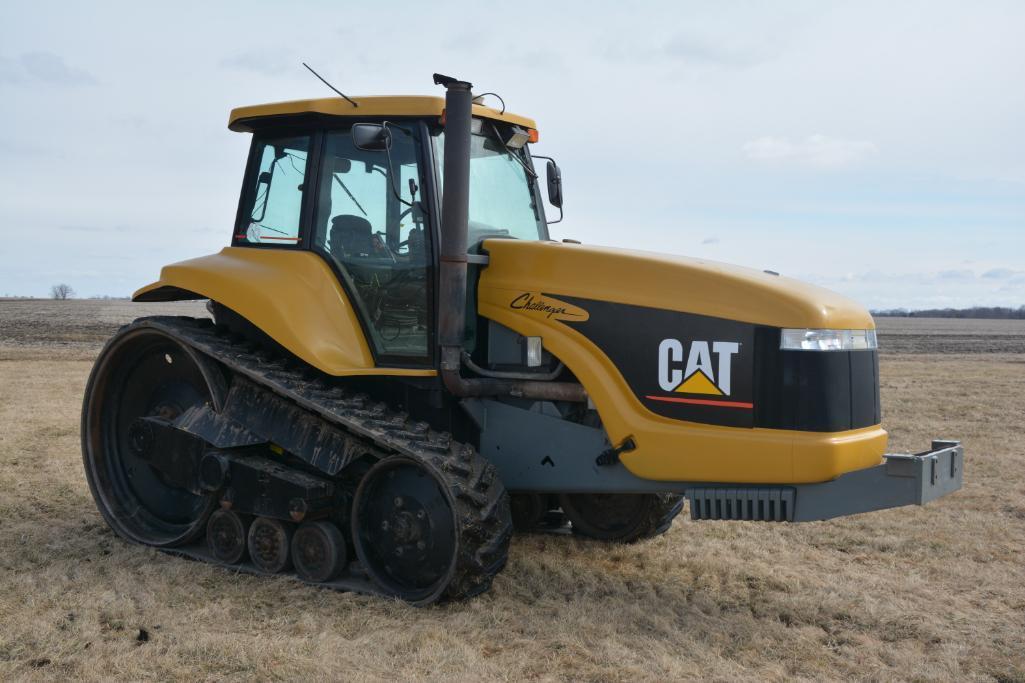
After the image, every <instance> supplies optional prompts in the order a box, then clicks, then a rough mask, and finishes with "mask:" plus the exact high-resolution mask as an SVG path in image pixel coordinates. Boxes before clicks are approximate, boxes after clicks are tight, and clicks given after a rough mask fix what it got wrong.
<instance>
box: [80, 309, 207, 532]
mask: <svg viewBox="0 0 1025 683" xmlns="http://www.w3.org/2000/svg"><path fill="white" fill-rule="evenodd" d="M209 365H210V364H209V362H204V359H202V358H201V357H197V356H196V355H194V353H193V352H192V351H191V350H190V349H187V348H186V347H183V346H181V345H180V344H179V343H178V342H176V341H175V340H173V339H171V338H170V337H167V336H166V335H164V334H163V333H162V332H159V331H157V330H153V329H147V328H143V327H127V328H124V329H122V331H121V332H119V333H118V334H117V335H115V336H114V338H112V339H111V340H110V341H109V342H108V343H107V345H106V346H105V347H104V348H103V351H101V352H100V356H99V358H97V360H96V364H95V365H94V366H93V370H92V373H91V374H90V376H89V382H88V384H87V385H86V391H85V400H84V402H83V405H82V430H81V432H82V460H83V463H84V465H85V473H86V479H87V480H88V482H89V489H90V491H91V492H92V495H93V499H94V500H95V501H96V506H97V507H98V508H99V510H100V513H101V514H102V515H103V518H104V519H105V520H106V522H107V524H109V525H110V527H111V528H112V529H113V530H114V531H115V532H116V533H117V534H118V535H120V536H122V537H123V538H126V539H128V540H130V541H134V542H136V543H144V544H147V545H152V546H159V547H170V546H177V545H182V544H184V543H188V542H189V541H191V540H193V539H194V538H196V537H197V536H199V535H200V534H202V533H203V531H204V529H205V528H206V521H207V517H208V516H209V515H210V512H211V511H212V510H213V508H214V506H215V504H216V500H215V498H214V496H212V495H195V494H193V493H190V492H189V491H187V490H185V489H182V488H179V487H177V486H174V485H172V484H171V483H169V482H168V481H166V480H165V479H164V477H163V475H162V474H161V473H160V472H159V471H158V470H157V469H155V468H154V467H152V466H151V465H150V464H149V463H147V462H146V461H145V460H143V459H142V458H140V457H139V456H138V454H137V452H136V450H135V449H134V448H133V447H132V440H131V434H130V432H131V427H132V424H133V423H134V422H135V420H136V419H137V418H140V417H149V416H159V417H162V418H165V419H168V420H174V419H175V418H176V417H178V416H179V415H181V414H182V413H183V412H185V411H186V410H188V409H189V408H191V407H193V406H197V405H203V404H204V403H210V402H211V401H212V400H213V394H214V392H215V391H217V390H218V389H217V385H216V381H215V380H216V377H215V376H214V375H215V374H216V372H217V371H216V370H211V368H210V367H209ZM220 381H221V382H223V377H221V378H220Z"/></svg>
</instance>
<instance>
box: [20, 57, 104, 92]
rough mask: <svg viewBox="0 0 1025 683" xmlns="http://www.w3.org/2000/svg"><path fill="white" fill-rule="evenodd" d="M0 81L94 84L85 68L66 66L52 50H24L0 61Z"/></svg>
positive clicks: (94, 81)
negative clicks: (16, 55) (10, 58)
mask: <svg viewBox="0 0 1025 683" xmlns="http://www.w3.org/2000/svg"><path fill="white" fill-rule="evenodd" d="M0 81H5V82H8V83H24V82H27V81H37V82H40V83H49V84H51V85H69V86H75V85H96V83H97V81H96V79H95V78H94V77H93V75H92V74H90V73H89V72H88V71H86V70H85V69H79V68H76V67H73V66H68V64H67V63H66V62H65V61H64V58H63V57H61V56H60V55H57V54H54V53H52V52H26V53H25V54H23V55H21V57H19V58H18V60H17V63H15V62H13V61H12V60H3V61H2V62H0Z"/></svg>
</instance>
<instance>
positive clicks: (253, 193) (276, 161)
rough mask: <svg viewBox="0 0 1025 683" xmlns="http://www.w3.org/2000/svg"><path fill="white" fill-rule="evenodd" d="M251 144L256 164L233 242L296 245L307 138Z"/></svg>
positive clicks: (268, 140) (280, 139) (307, 152)
mask: <svg viewBox="0 0 1025 683" xmlns="http://www.w3.org/2000/svg"><path fill="white" fill-rule="evenodd" d="M255 144H256V149H255V154H256V158H257V160H258V165H257V168H256V170H255V174H254V175H253V176H252V177H250V178H249V179H248V181H247V182H248V187H247V190H248V194H247V197H248V200H247V206H246V207H245V209H244V210H243V212H242V225H241V230H240V231H239V233H238V234H236V235H235V240H236V243H240V244H276V245H279V246H296V245H298V244H299V241H300V240H301V239H302V236H301V235H300V234H299V217H300V213H301V211H302V200H303V191H304V189H305V182H306V164H307V157H308V155H309V147H310V139H309V137H307V136H299V137H287V138H273V139H267V140H259V141H257V142H256V143H255Z"/></svg>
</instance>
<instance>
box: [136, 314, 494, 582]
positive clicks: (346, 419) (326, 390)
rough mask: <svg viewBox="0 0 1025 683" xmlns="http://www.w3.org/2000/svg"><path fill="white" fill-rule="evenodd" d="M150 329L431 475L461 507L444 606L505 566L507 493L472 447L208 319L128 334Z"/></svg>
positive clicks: (143, 321)
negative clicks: (243, 340)
mask: <svg viewBox="0 0 1025 683" xmlns="http://www.w3.org/2000/svg"><path fill="white" fill-rule="evenodd" d="M137 327H146V328H152V329H156V330H159V331H161V332H163V333H164V334H166V335H168V336H169V337H171V338H173V339H175V340H177V341H178V342H180V343H182V344H186V345H188V346H191V347H192V348H194V349H196V350H197V351H200V352H202V353H203V354H205V355H206V356H209V357H210V358H212V359H214V360H216V361H218V362H219V363H221V364H222V365H224V366H225V367H227V368H228V369H229V370H230V371H231V372H233V373H237V374H239V375H242V376H244V377H246V378H248V379H249V380H251V381H252V382H254V383H256V384H257V385H259V386H261V387H263V388H264V389H266V390H268V391H272V392H274V393H275V394H277V395H279V396H282V397H284V398H286V399H289V400H291V401H293V402H295V403H296V404H297V405H299V406H300V407H302V408H303V409H305V410H307V411H309V412H310V413H312V414H314V415H316V416H318V417H319V418H320V419H322V420H324V421H325V422H329V423H331V424H332V425H334V426H336V427H340V428H342V429H344V430H346V431H347V432H349V433H350V434H353V435H355V436H357V437H360V438H361V439H362V440H363V441H364V442H366V443H367V445H370V446H372V448H368V452H376V454H377V455H389V454H397V455H402V456H405V457H408V458H411V459H413V460H416V461H418V462H420V463H423V464H425V465H427V466H429V467H431V469H433V470H434V471H435V472H436V473H437V474H438V475H439V476H440V478H441V479H442V480H443V481H444V482H445V484H446V485H447V487H448V489H449V491H451V493H452V498H453V500H454V501H455V503H456V517H457V525H458V529H459V533H458V535H457V540H458V545H459V552H458V557H457V560H456V567H455V573H454V575H453V578H452V580H451V582H450V583H449V585H448V588H447V589H446V590H445V592H444V597H445V598H447V599H462V598H468V597H471V596H473V595H477V594H479V593H482V592H484V591H486V590H487V589H488V588H490V587H491V582H492V580H493V579H494V577H495V575H496V574H498V572H500V571H501V570H502V568H503V567H505V564H506V560H507V559H508V552H509V540H510V538H511V537H512V513H511V511H510V508H509V496H508V495H507V494H506V491H505V486H504V485H503V484H502V481H501V480H500V479H499V478H498V476H497V475H496V473H495V468H494V466H493V465H492V464H491V463H490V462H488V461H487V460H486V459H485V458H484V457H483V456H481V455H480V454H479V453H477V451H476V449H474V448H473V446H471V445H469V444H464V443H460V442H458V441H455V440H454V439H452V436H451V434H449V433H448V432H439V431H436V430H433V429H431V428H430V425H429V424H428V423H426V422H422V421H413V420H410V418H409V416H408V415H407V414H406V413H403V412H398V411H394V410H392V409H390V408H389V407H388V406H387V405H386V404H385V403H382V402H377V401H372V400H371V399H370V398H368V397H367V396H366V395H365V394H354V393H350V392H347V391H345V390H344V389H341V388H339V387H336V386H332V385H330V384H329V383H327V382H326V381H324V380H323V379H322V378H321V377H318V376H317V375H316V373H315V372H314V371H313V370H312V369H310V368H309V367H307V366H305V365H303V364H301V362H298V361H287V360H285V359H282V358H279V357H275V356H274V355H273V354H271V353H269V352H267V351H266V350H263V349H262V348H260V347H258V346H256V345H253V344H248V343H245V344H240V343H238V342H236V341H234V340H233V339H234V337H233V336H232V334H231V333H229V332H228V331H227V330H225V329H222V328H219V327H217V326H215V325H214V324H213V322H212V321H210V320H206V319H197V318H186V317H170V316H155V317H148V318H139V319H138V320H136V321H134V322H133V323H131V324H130V325H128V326H126V327H124V328H122V332H123V331H126V330H128V329H132V328H137Z"/></svg>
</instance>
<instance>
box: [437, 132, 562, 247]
mask: <svg viewBox="0 0 1025 683" xmlns="http://www.w3.org/2000/svg"><path fill="white" fill-rule="evenodd" d="M488 128H489V126H488V125H487V124H485V126H484V129H485V131H487V132H489V133H490V132H491V131H489V130H488ZM434 154H435V158H436V159H437V160H438V176H439V178H441V176H442V175H443V174H442V172H441V169H443V168H444V166H445V163H444V156H445V135H444V132H439V133H437V134H435V135H434ZM513 155H515V156H513ZM521 162H522V163H521ZM525 163H527V161H526V155H525V154H524V152H523V150H514V149H509V150H507V149H506V148H505V146H504V145H503V144H502V143H501V142H500V141H499V140H497V139H496V138H495V137H494V135H493V134H491V135H474V136H472V138H471V140H470V225H469V233H468V239H467V244H468V245H469V246H470V247H471V248H473V247H474V246H475V245H477V244H478V243H479V242H480V241H481V240H483V239H487V238H488V237H513V238H515V239H519V240H539V239H546V238H547V230H546V226H545V221H544V214H543V213H542V212H541V209H540V208H539V207H538V204H537V193H536V192H535V191H534V182H533V180H532V179H531V178H530V176H529V175H528V174H527V171H526V169H525V168H524V164H525ZM439 182H441V181H439Z"/></svg>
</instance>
